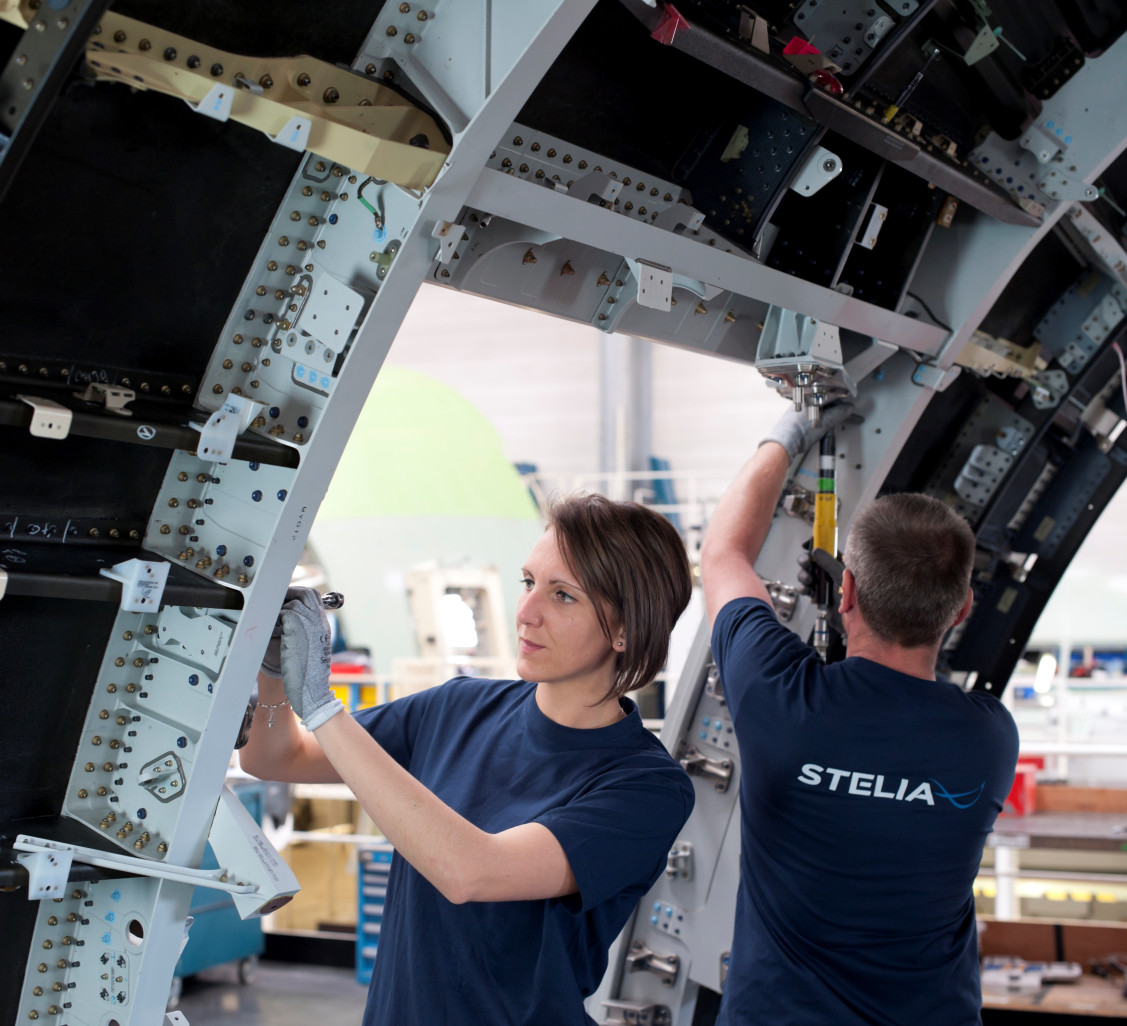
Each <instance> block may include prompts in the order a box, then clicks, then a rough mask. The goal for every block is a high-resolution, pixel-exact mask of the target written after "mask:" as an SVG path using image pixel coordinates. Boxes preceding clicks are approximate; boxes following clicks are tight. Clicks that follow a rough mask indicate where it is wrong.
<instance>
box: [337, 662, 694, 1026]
mask: <svg viewBox="0 0 1127 1026" xmlns="http://www.w3.org/2000/svg"><path fill="white" fill-rule="evenodd" d="M621 701H622V707H623V709H624V711H626V713H627V715H626V716H625V718H623V719H621V720H619V721H618V722H617V723H614V724H611V725H610V726H608V727H599V728H596V729H593V730H580V729H576V728H573V727H565V726H562V725H560V724H558V723H556V722H554V721H553V720H550V719H549V718H548V717H547V716H545V715H544V714H543V713H542V712H541V711H540V708H539V706H537V704H536V685H535V684H530V683H528V682H526V681H495V680H481V679H475V678H467V677H461V678H455V679H454V680H451V681H448V682H447V683H446V684H444V685H442V686H441V687H437V688H432V689H431V690H429V691H424V692H421V693H419V694H417V695H411V696H408V697H406V698H402V699H399V700H398V701H396V702H392V703H390V704H389V705H383V706H377V707H375V708H373V709H366V710H364V711H362V712H360V713H357V714H356V719H357V720H358V721H359V722H360V724H361V725H362V726H363V727H364V728H365V729H366V730H368V732H369V733H370V734H371V735H372V736H373V737H374V738H375V739H376V740H377V741H378V742H379V743H380V744H381V745H382V746H383V747H384V748H385V749H386V750H387V752H388V753H389V754H390V755H391V756H392V757H393V758H394V759H395V760H396V761H397V762H398V763H399V764H400V765H402V766H403V767H405V768H406V769H407V770H409V771H410V773H411V774H412V775H413V776H414V777H415V778H416V779H418V780H419V781H421V782H422V783H423V784H425V785H426V786H427V787H428V788H429V789H430V790H431V791H432V792H434V794H436V795H437V796H438V797H439V798H441V799H442V800H443V801H444V802H446V804H447V805H449V806H450V807H451V808H453V809H454V810H455V811H457V812H459V813H461V815H463V816H465V817H466V818H467V819H468V820H469V821H470V822H472V823H474V824H475V825H476V826H478V827H480V828H481V829H483V830H486V831H489V832H490V833H497V832H499V831H501V830H506V829H508V828H509V827H514V826H519V825H520V824H522V823H533V822H535V823H542V824H543V825H544V826H545V827H547V828H548V829H549V830H550V831H551V832H552V834H553V835H554V836H555V838H556V840H558V841H559V842H560V845H561V847H562V848H563V850H564V853H565V854H566V855H567V858H568V862H569V864H570V866H571V871H572V873H573V874H574V875H575V880H576V883H577V884H578V886H579V893H578V894H574V895H569V896H568V897H565V898H551V899H547V900H542V901H505V902H467V903H466V904H463V905H454V904H451V903H450V902H449V901H447V900H446V899H445V898H444V897H443V896H442V895H441V894H440V893H439V892H438V891H437V890H436V889H435V888H434V887H433V886H431V884H430V883H428V882H427V881H426V880H425V879H424V878H423V877H422V876H421V875H420V874H419V873H418V872H417V871H416V870H415V869H414V868H413V867H412V866H411V865H409V864H408V863H407V862H406V861H405V860H404V859H402V858H400V857H399V856H396V857H395V858H394V859H393V861H392V868H391V877H390V880H389V882H388V895H387V903H386V905H385V910H384V918H383V922H382V924H381V929H380V940H379V946H378V948H377V951H376V962H375V968H374V971H373V973H372V985H371V989H370V991H369V994H368V1004H367V1008H366V1010H365V1013H364V1026H414V1024H419V1026H436V1024H440V1023H441V1024H444V1026H456V1024H460V1023H465V1024H467V1026H468V1024H471V1023H472V1024H475V1026H476V1024H480V1023H489V1024H490V1026H518V1024H530V1026H531V1024H536V1026H557V1024H558V1026H573V1024H574V1026H591V1024H592V1022H593V1020H591V1018H590V1017H589V1016H588V1015H587V1014H586V1013H585V1011H584V1009H583V998H584V997H586V996H587V995H588V994H590V993H591V992H592V991H593V990H594V989H595V988H596V987H597V986H598V984H599V981H600V980H601V979H602V976H603V972H604V970H605V969H606V964H607V949H608V948H609V947H610V945H611V943H612V942H613V941H614V939H615V937H616V936H617V935H618V933H619V931H620V930H621V929H622V927H623V926H624V925H625V923H626V920H627V919H628V918H629V916H630V913H631V912H632V911H633V909H634V907H635V906H636V905H637V903H638V901H639V900H640V899H641V897H642V896H643V895H644V894H645V893H646V892H647V891H648V890H649V889H650V887H651V886H652V885H653V883H654V881H655V880H656V879H657V877H658V876H659V875H660V874H661V872H662V871H663V870H664V869H665V865H666V857H667V855H668V853H669V848H670V846H671V845H672V844H673V841H674V840H675V839H676V836H677V833H678V831H680V829H681V827H682V826H683V825H684V823H685V820H686V819H687V818H688V816H689V813H690V812H691V811H692V807H693V787H692V783H691V782H690V780H689V778H688V776H687V774H686V773H685V771H684V770H683V769H681V767H680V766H679V765H678V764H677V762H676V761H675V760H674V759H673V758H672V757H671V756H670V755H669V753H668V752H667V751H666V750H665V748H664V747H663V746H662V744H661V742H660V741H659V740H658V739H657V738H656V737H654V736H653V735H652V734H651V733H650V732H649V731H648V730H646V728H645V727H644V726H643V724H642V720H641V717H640V715H639V714H638V709H637V706H636V705H635V704H634V703H633V702H632V701H630V700H629V699H622V700H621Z"/></svg>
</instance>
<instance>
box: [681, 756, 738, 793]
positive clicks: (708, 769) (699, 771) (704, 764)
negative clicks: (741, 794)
mask: <svg viewBox="0 0 1127 1026" xmlns="http://www.w3.org/2000/svg"><path fill="white" fill-rule="evenodd" d="M678 761H679V762H680V763H681V768H682V769H683V770H684V771H685V772H686V773H691V774H695V775H697V776H700V777H707V778H709V779H710V780H714V781H715V782H716V790H717V791H719V792H721V793H723V792H724V791H727V790H728V785H729V784H731V782H732V760H731V759H710V758H709V757H708V756H707V755H705V754H704V752H702V751H700V750H699V749H697V747H696V746H695V745H689V747H688V748H686V749H685V754H684V755H682V756H681V758H680V759H679V760H678Z"/></svg>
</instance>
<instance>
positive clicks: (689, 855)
mask: <svg viewBox="0 0 1127 1026" xmlns="http://www.w3.org/2000/svg"><path fill="white" fill-rule="evenodd" d="M665 875H666V876H667V877H669V878H670V879H671V880H691V879H692V878H693V842H692V841H678V842H677V843H676V844H675V845H673V847H672V848H670V849H669V855H668V856H667V857H666V859H665Z"/></svg>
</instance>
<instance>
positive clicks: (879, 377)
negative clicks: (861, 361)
mask: <svg viewBox="0 0 1127 1026" xmlns="http://www.w3.org/2000/svg"><path fill="white" fill-rule="evenodd" d="M873 380H874V381H884V368H883V367H878V368H877V369H876V370H875V371H873Z"/></svg>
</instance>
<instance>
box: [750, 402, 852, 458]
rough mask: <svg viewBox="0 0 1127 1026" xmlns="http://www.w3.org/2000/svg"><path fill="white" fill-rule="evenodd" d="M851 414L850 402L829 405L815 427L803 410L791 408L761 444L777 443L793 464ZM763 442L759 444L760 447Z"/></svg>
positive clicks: (824, 408) (823, 410)
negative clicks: (784, 450)
mask: <svg viewBox="0 0 1127 1026" xmlns="http://www.w3.org/2000/svg"><path fill="white" fill-rule="evenodd" d="M852 412H853V404H852V403H850V402H846V401H841V402H836V403H831V404H830V405H829V406H826V407H823V409H822V417H821V420H820V421H819V422H818V425H817V426H816V427H815V426H814V425H813V424H811V423H810V419H809V418H808V417H807V416H806V411H805V410H795V409H794V408H793V407H792V408H791V409H789V410H787V412H786V413H784V414H783V415H782V416H781V417H780V418H779V419H778V420H777V421H776V422H775V426H774V427H773V428H771V431H770V433H769V434H768V435H767V437H766V438H764V439H763V442H778V443H779V445H781V446H782V447H783V448H784V449H786V451H787V456H788V457H789V458H790V460H791V462H793V461H794V460H796V459H798V457H799V456H801V455H803V454H804V453H806V452H808V451H809V450H810V448H811V447H812V446H814V445H816V444H817V443H818V442H819V441H820V440H821V438H822V436H823V435H824V434H826V432H827V431H832V430H833V429H834V428H836V427H839V426H841V425H842V424H844V423H845V420H846V418H847V417H848V416H849V414H850V413H852ZM763 442H760V443H759V444H760V445H762V444H763Z"/></svg>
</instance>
